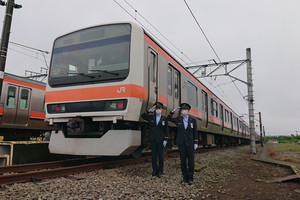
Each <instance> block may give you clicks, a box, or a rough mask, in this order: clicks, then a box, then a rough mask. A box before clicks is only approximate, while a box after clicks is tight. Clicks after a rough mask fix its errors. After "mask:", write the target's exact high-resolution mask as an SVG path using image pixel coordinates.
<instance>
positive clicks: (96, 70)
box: [90, 69, 119, 76]
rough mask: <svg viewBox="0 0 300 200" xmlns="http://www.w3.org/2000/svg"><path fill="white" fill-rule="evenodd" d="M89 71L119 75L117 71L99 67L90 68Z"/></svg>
mask: <svg viewBox="0 0 300 200" xmlns="http://www.w3.org/2000/svg"><path fill="white" fill-rule="evenodd" d="M90 71H92V72H103V73H106V74H112V75H116V76H119V74H118V73H115V72H109V71H107V70H101V69H92V70H90Z"/></svg>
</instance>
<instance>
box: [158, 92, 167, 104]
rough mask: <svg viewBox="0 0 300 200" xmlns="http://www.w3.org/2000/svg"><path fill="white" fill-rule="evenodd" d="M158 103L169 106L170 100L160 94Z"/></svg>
mask: <svg viewBox="0 0 300 200" xmlns="http://www.w3.org/2000/svg"><path fill="white" fill-rule="evenodd" d="M158 101H159V102H160V103H162V104H164V105H168V98H167V97H165V96H164V95H161V94H159V95H158Z"/></svg>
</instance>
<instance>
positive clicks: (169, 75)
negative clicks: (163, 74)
mask: <svg viewBox="0 0 300 200" xmlns="http://www.w3.org/2000/svg"><path fill="white" fill-rule="evenodd" d="M172 71H173V69H172V68H171V67H170V66H169V67H168V95H169V96H172V93H173V91H172Z"/></svg>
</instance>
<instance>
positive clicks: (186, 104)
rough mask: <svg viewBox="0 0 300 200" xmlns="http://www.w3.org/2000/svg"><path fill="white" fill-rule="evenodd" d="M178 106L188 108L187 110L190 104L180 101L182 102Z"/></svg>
mask: <svg viewBox="0 0 300 200" xmlns="http://www.w3.org/2000/svg"><path fill="white" fill-rule="evenodd" d="M180 108H181V109H188V110H190V109H191V106H190V104H188V103H182V104H180Z"/></svg>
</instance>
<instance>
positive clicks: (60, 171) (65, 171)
mask: <svg viewBox="0 0 300 200" xmlns="http://www.w3.org/2000/svg"><path fill="white" fill-rule="evenodd" d="M227 148H228V147H227ZM221 149H223V148H210V149H198V150H197V151H196V153H205V152H208V151H214V150H221ZM178 155H179V152H178V151H174V150H171V151H168V153H166V154H165V155H164V157H165V158H167V157H176V156H178ZM146 161H151V156H149V155H146V156H143V157H140V158H125V159H124V158H122V159H119V160H113V161H105V160H104V161H99V162H96V163H89V164H79V163H76V162H75V161H73V162H75V163H76V164H78V165H75V166H62V165H61V164H59V162H57V163H56V164H55V163H53V162H48V163H53V165H52V167H55V165H57V168H54V169H49V167H47V163H38V165H37V166H39V167H41V168H43V169H42V170H38V167H37V166H35V168H34V170H38V171H29V172H24V173H13V174H7V175H1V176H0V185H1V186H3V185H5V184H13V183H21V182H28V181H34V180H40V179H47V178H56V177H62V176H67V175H71V174H78V173H82V172H88V171H93V170H98V169H107V168H115V167H121V166H125V165H132V164H138V163H143V162H146ZM69 162H72V160H65V161H62V163H64V164H65V165H70V163H69ZM30 165H32V164H25V165H20V166H10V167H7V169H9V168H11V169H14V170H16V169H18V170H20V168H19V167H21V166H30ZM1 168H2V169H4V167H1ZM1 168H0V169H1ZM41 168H40V169H41ZM45 168H47V169H45ZM28 170H33V169H32V168H29V167H28ZM20 171H24V169H23V170H20ZM10 172H12V171H10Z"/></svg>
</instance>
